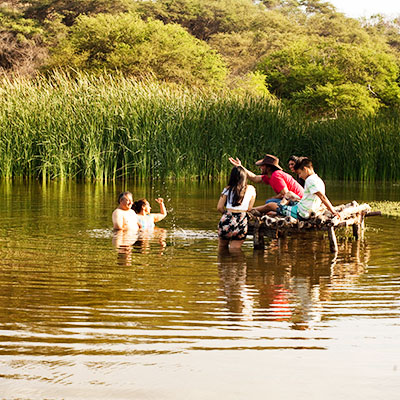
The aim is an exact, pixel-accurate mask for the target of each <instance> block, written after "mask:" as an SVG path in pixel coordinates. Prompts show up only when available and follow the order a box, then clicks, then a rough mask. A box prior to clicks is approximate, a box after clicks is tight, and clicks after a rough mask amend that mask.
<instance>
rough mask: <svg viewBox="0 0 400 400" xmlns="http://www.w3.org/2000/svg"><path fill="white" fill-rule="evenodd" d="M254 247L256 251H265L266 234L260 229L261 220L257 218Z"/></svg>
mask: <svg viewBox="0 0 400 400" xmlns="http://www.w3.org/2000/svg"><path fill="white" fill-rule="evenodd" d="M253 246H254V249H255V250H264V247H265V244H264V232H263V230H262V229H260V220H259V219H258V218H257V219H256V220H255V222H254V232H253Z"/></svg>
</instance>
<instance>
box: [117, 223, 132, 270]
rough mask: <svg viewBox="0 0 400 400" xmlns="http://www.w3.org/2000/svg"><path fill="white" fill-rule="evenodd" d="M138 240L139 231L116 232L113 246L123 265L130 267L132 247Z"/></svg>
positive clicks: (120, 230)
mask: <svg viewBox="0 0 400 400" xmlns="http://www.w3.org/2000/svg"><path fill="white" fill-rule="evenodd" d="M137 239H138V231H137V230H136V231H134V230H122V229H119V230H116V231H115V232H114V235H113V245H114V246H115V248H116V249H117V251H118V259H119V260H121V261H122V264H124V265H129V264H130V263H131V260H132V246H133V245H134V244H135V242H136V241H137Z"/></svg>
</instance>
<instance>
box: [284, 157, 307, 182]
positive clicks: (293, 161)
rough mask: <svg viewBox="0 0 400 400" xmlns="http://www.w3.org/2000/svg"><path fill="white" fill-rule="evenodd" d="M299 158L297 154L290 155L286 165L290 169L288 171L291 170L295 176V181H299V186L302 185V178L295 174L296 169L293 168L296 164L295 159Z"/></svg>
mask: <svg viewBox="0 0 400 400" xmlns="http://www.w3.org/2000/svg"><path fill="white" fill-rule="evenodd" d="M298 159H299V157H297V156H294V155H292V156H290V157H289V159H288V167H289V169H290V172H292V173H293V174H294V175H295V176H294V179H296V181H297V182H299V184H300V185H301V187H304V184H305V182H304V179H301V178H300V177H299V176H298V175H297V174H296V171H295V170H294V166H295V165H296V162H297V160H298Z"/></svg>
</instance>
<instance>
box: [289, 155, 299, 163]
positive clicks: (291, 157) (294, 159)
mask: <svg viewBox="0 0 400 400" xmlns="http://www.w3.org/2000/svg"><path fill="white" fill-rule="evenodd" d="M299 158H300V157H297V156H294V155H291V156H290V157H289V158H288V160H287V162H289V161H294V162H295V163H296V162H297V160H298V159H299Z"/></svg>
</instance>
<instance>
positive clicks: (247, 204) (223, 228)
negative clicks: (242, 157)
mask: <svg viewBox="0 0 400 400" xmlns="http://www.w3.org/2000/svg"><path fill="white" fill-rule="evenodd" d="M255 200H256V189H255V187H254V186H252V185H248V184H247V174H246V171H245V169H244V168H243V167H240V166H238V167H233V168H232V170H231V175H230V178H229V182H228V186H226V187H225V188H224V190H223V191H222V193H221V196H220V198H219V200H218V204H217V210H218V211H219V212H220V213H222V217H221V219H220V221H219V223H218V247H219V249H220V250H222V249H226V248H229V247H230V249H231V250H238V249H240V248H241V246H242V244H243V242H244V240H245V239H246V235H247V230H248V217H247V211H249V210H251V208H252V207H253V205H254V201H255Z"/></svg>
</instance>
